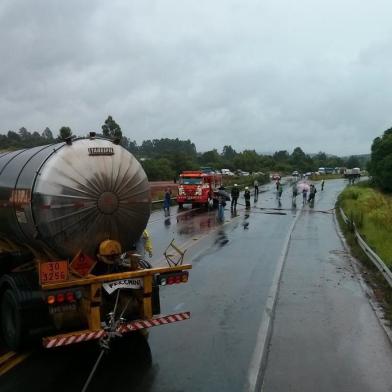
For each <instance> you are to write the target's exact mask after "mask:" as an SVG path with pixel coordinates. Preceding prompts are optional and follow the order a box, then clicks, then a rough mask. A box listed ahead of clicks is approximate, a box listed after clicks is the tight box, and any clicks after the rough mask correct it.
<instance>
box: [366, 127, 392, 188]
mask: <svg viewBox="0 0 392 392" xmlns="http://www.w3.org/2000/svg"><path fill="white" fill-rule="evenodd" d="M369 172H370V174H371V175H372V176H373V180H374V182H375V183H376V184H377V185H378V186H380V187H381V188H382V189H383V190H385V191H387V192H392V128H390V129H387V130H386V131H385V132H384V134H383V136H382V137H377V138H375V139H374V141H373V144H372V153H371V158H370V163H369Z"/></svg>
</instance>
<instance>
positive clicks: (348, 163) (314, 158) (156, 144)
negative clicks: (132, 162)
mask: <svg viewBox="0 0 392 392" xmlns="http://www.w3.org/2000/svg"><path fill="white" fill-rule="evenodd" d="M97 135H102V136H105V137H108V138H112V139H119V140H120V143H121V145H122V146H123V147H124V148H126V149H127V150H129V151H130V152H131V153H132V154H134V155H135V156H136V157H137V158H138V159H139V160H140V162H141V163H142V165H143V167H144V169H145V171H146V173H147V175H148V177H149V179H150V180H170V179H173V178H175V177H177V176H178V174H179V173H180V172H181V171H182V170H194V169H198V168H200V167H201V166H208V167H212V168H215V169H222V168H226V169H230V170H232V171H235V170H242V171H247V172H251V173H254V172H260V171H261V172H269V171H276V172H280V173H290V172H292V171H294V170H298V171H300V172H309V171H316V170H317V169H318V168H319V167H333V168H335V167H349V168H352V167H364V165H365V159H366V158H364V157H361V156H350V157H348V158H341V157H338V156H334V155H327V154H326V153H324V152H319V153H318V154H315V155H310V154H306V153H305V152H304V151H303V150H302V149H301V147H296V148H295V149H294V150H293V151H292V152H291V153H290V152H289V151H286V150H281V151H276V152H275V153H274V154H272V155H268V154H260V153H258V152H256V151H255V150H244V151H240V152H237V151H236V150H235V149H234V148H233V147H232V146H230V145H225V146H224V147H223V148H222V150H221V151H218V150H217V149H212V150H210V151H205V152H199V151H197V150H196V146H195V144H194V143H193V142H192V141H191V140H189V139H187V140H180V139H178V138H176V139H169V138H161V139H152V140H144V141H143V142H142V143H141V144H140V145H138V144H137V143H136V141H135V140H131V139H129V138H127V137H124V136H123V135H122V130H121V127H120V125H118V124H117V122H116V121H115V120H114V119H113V117H112V116H108V118H107V119H106V120H105V121H104V123H103V124H102V126H101V132H99V133H97ZM69 137H73V132H72V130H71V128H70V127H68V126H63V127H61V128H60V129H59V130H58V133H57V135H56V136H54V135H53V133H52V131H51V130H50V129H49V128H45V129H44V130H43V131H42V133H39V132H37V131H35V132H32V133H31V132H29V131H28V130H27V129H26V128H24V127H22V128H20V129H19V131H8V133H7V134H4V135H1V134H0V148H1V149H18V148H28V147H34V146H39V145H44V144H49V143H54V142H56V141H62V140H65V139H66V138H69Z"/></svg>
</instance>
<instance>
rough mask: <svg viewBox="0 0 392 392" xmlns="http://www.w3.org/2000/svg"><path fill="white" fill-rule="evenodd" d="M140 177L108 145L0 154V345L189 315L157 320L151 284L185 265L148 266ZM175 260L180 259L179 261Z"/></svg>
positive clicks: (93, 336) (61, 339) (63, 341)
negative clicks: (142, 244)
mask: <svg viewBox="0 0 392 392" xmlns="http://www.w3.org/2000/svg"><path fill="white" fill-rule="evenodd" d="M150 208H151V196H150V188H149V183H148V180H147V177H146V174H145V172H144V170H143V168H142V167H141V165H140V164H139V162H138V161H137V160H136V159H135V157H134V156H133V155H132V154H131V153H129V152H128V151H127V150H126V149H124V148H123V147H121V146H120V145H119V143H118V140H117V141H112V140H109V139H104V138H98V137H96V136H95V134H94V133H90V137H86V138H76V139H71V138H68V139H67V140H66V141H64V142H60V143H56V144H51V145H46V146H40V147H34V148H30V149H24V150H18V151H12V152H3V153H0V340H1V342H2V345H3V346H4V345H5V346H6V347H7V348H9V349H11V350H19V349H21V348H23V347H24V346H26V345H31V344H37V343H39V344H42V345H43V346H44V347H45V348H52V347H59V346H64V345H69V344H74V343H80V342H85V341H89V340H98V339H99V340H100V341H102V340H104V339H107V338H108V337H109V336H113V335H115V336H122V335H123V334H125V333H128V332H134V331H138V330H141V331H145V330H146V329H147V328H150V327H153V326H158V325H162V324H168V323H172V322H177V321H182V320H186V319H189V317H190V314H189V312H183V313H177V314H170V315H165V316H163V315H160V300H159V288H160V287H161V286H164V285H171V284H178V283H185V282H187V281H188V271H187V270H188V269H190V268H191V266H190V265H185V264H184V265H178V264H177V265H170V264H169V266H163V267H152V266H151V264H149V263H148V262H146V261H144V260H143V258H142V256H141V255H140V254H138V253H137V251H135V244H136V243H137V242H138V240H139V239H140V237H141V235H142V233H143V232H144V230H145V227H146V225H147V222H148V219H149V215H150ZM181 264H182V263H181Z"/></svg>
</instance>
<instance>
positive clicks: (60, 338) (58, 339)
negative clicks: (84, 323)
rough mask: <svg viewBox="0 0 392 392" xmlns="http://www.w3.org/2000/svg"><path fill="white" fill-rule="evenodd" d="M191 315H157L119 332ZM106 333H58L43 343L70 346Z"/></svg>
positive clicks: (188, 313)
mask: <svg viewBox="0 0 392 392" xmlns="http://www.w3.org/2000/svg"><path fill="white" fill-rule="evenodd" d="M190 317H191V314H190V312H184V313H176V314H171V315H168V316H163V317H156V318H152V319H149V320H135V321H131V322H129V323H126V324H122V325H120V327H119V328H118V330H117V332H119V333H121V334H125V333H128V332H133V331H137V330H139V329H146V328H151V327H156V326H158V325H165V324H171V323H176V322H178V321H184V320H189V319H190ZM105 335H106V331H104V330H103V329H101V330H99V331H80V332H75V333H74V334H67V335H56V336H50V337H47V338H43V339H42V345H43V346H44V347H45V348H53V347H60V346H68V345H70V344H74V343H80V342H87V341H89V340H96V339H100V338H101V337H103V336H105Z"/></svg>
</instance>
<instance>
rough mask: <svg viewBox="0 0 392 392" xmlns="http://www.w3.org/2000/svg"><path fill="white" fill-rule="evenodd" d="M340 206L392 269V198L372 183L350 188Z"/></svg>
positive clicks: (340, 198)
mask: <svg viewBox="0 0 392 392" xmlns="http://www.w3.org/2000/svg"><path fill="white" fill-rule="evenodd" d="M339 205H340V206H341V207H342V208H343V211H344V212H345V214H346V215H347V216H348V217H349V218H350V220H351V221H353V222H355V225H356V226H357V229H358V231H359V232H360V233H361V235H362V237H363V238H364V239H365V241H366V242H367V243H368V245H369V246H370V247H371V248H372V249H373V250H374V251H375V252H376V253H377V254H378V255H379V256H380V257H381V259H382V260H383V261H384V263H385V264H386V265H387V266H388V267H390V268H391V267H392V246H391V243H392V196H390V195H387V194H384V193H381V192H380V191H378V190H377V189H375V188H373V187H371V186H370V185H369V183H367V182H364V183H358V184H357V185H354V186H349V187H347V188H346V189H345V190H344V191H343V192H342V193H341V194H340V196H339Z"/></svg>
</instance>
